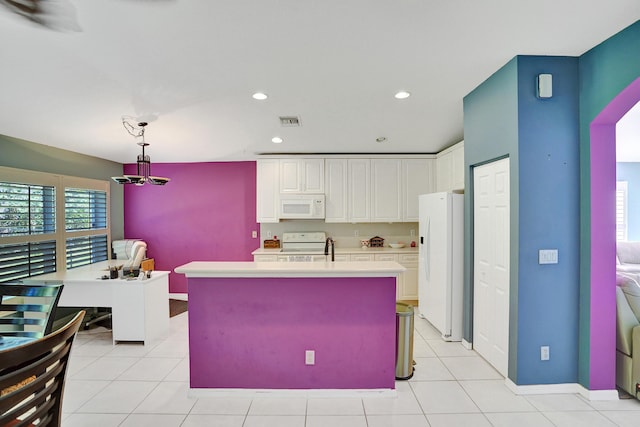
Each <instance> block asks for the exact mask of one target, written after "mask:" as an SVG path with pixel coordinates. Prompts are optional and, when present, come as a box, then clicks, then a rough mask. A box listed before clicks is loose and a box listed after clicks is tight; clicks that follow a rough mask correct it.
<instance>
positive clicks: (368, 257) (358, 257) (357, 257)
mask: <svg viewBox="0 0 640 427" xmlns="http://www.w3.org/2000/svg"><path fill="white" fill-rule="evenodd" d="M349 261H358V262H363V261H364V262H366V261H373V254H351V255H349Z"/></svg>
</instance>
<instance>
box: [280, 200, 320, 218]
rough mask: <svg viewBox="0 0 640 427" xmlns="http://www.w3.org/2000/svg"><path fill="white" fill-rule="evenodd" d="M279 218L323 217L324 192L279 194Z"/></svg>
mask: <svg viewBox="0 0 640 427" xmlns="http://www.w3.org/2000/svg"><path fill="white" fill-rule="evenodd" d="M280 219H324V194H280Z"/></svg>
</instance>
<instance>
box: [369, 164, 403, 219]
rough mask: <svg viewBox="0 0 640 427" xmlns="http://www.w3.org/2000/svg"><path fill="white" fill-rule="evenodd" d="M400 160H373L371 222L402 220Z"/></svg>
mask: <svg viewBox="0 0 640 427" xmlns="http://www.w3.org/2000/svg"><path fill="white" fill-rule="evenodd" d="M401 169H402V161H401V160H400V159H372V160H371V222H399V221H401V220H402V213H401V210H402V192H401V182H402V179H401V174H402V172H401Z"/></svg>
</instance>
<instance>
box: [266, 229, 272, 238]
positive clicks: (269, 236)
mask: <svg viewBox="0 0 640 427" xmlns="http://www.w3.org/2000/svg"><path fill="white" fill-rule="evenodd" d="M270 238H271V230H267V239H270Z"/></svg>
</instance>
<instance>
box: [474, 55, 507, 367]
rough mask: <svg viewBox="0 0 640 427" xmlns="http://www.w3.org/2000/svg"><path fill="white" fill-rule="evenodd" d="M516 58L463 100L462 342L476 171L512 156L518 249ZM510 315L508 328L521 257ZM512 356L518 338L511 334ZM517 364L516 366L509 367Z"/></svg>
mask: <svg viewBox="0 0 640 427" xmlns="http://www.w3.org/2000/svg"><path fill="white" fill-rule="evenodd" d="M517 64H518V62H517V58H514V59H513V60H512V61H510V62H509V63H508V64H506V65H505V66H504V67H502V68H501V69H500V70H498V71H496V72H495V73H494V74H493V75H492V76H491V77H489V78H488V79H487V80H486V81H485V82H484V83H482V84H481V85H480V86H478V87H477V88H476V89H474V90H473V91H472V92H471V93H469V94H468V95H467V96H466V97H465V98H464V163H465V212H464V235H465V245H464V251H465V253H464V260H465V261H464V262H465V268H464V313H465V317H464V331H463V334H464V338H465V339H466V340H467V341H469V342H471V341H473V316H472V313H473V311H472V310H473V282H472V281H473V279H472V278H473V264H472V260H473V217H472V209H471V206H472V203H473V179H472V178H473V169H472V167H473V166H477V165H481V164H483V163H487V162H489V161H492V160H496V159H500V158H505V157H509V162H510V170H511V182H510V193H511V194H510V196H511V201H512V203H511V206H512V208H511V212H510V215H511V230H510V240H511V243H510V244H511V247H512V248H517V247H518V241H519V239H518V227H517V224H518V219H517V218H518V202H517V201H518V198H519V192H518V181H519V179H518V176H519V174H518V74H517V73H518V67H517ZM510 275H511V284H512V286H511V294H510V299H511V307H513V308H514V309H513V310H511V312H510V315H509V318H510V320H509V323H510V324H513V325H515V324H517V320H518V310H517V306H518V305H517V301H518V287H517V283H518V253H517V251H512V253H511V271H510ZM510 332H511V333H510V342H509V346H510V350H509V352H510V353H513V352H515V348H516V345H517V342H518V337H517V335H515V329H513V330H512V331H510ZM511 362H513V364H512V363H511ZM515 373H516V364H515V358H513V360H510V365H509V376H510V377H511V376H512V375H513V376H514V378H515Z"/></svg>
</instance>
